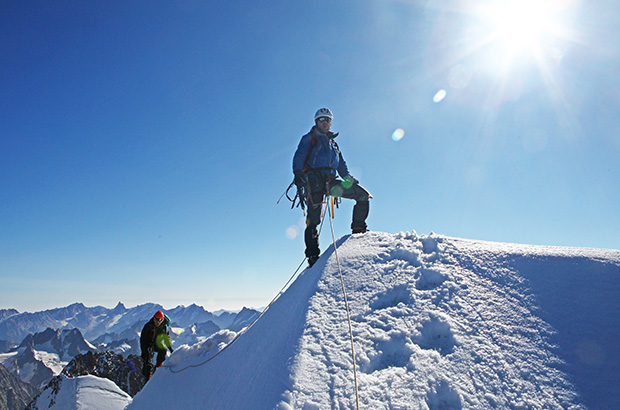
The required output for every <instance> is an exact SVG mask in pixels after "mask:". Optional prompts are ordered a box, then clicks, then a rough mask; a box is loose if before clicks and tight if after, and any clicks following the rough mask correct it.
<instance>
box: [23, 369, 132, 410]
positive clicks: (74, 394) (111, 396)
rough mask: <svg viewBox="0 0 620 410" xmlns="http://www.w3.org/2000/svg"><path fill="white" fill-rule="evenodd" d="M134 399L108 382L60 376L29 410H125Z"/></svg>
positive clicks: (99, 379)
mask: <svg viewBox="0 0 620 410" xmlns="http://www.w3.org/2000/svg"><path fill="white" fill-rule="evenodd" d="M130 402H131V397H130V396H129V395H128V394H127V393H125V392H124V391H122V390H121V389H120V388H119V387H118V386H117V385H116V384H114V383H113V382H111V381H110V380H108V379H103V378H100V377H97V376H90V375H89V376H80V377H76V378H66V377H64V376H59V377H57V378H55V379H54V380H53V382H52V383H50V385H49V386H48V388H47V389H45V390H44V391H43V392H42V393H41V395H39V397H37V399H36V401H35V402H34V403H31V404H30V406H29V407H28V409H29V410H43V409H50V410H122V409H124V408H125V407H126V406H127V404H128V403H130Z"/></svg>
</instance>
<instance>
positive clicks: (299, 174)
mask: <svg viewBox="0 0 620 410" xmlns="http://www.w3.org/2000/svg"><path fill="white" fill-rule="evenodd" d="M295 185H296V186H297V189H298V190H299V189H303V188H304V186H305V185H306V177H305V176H304V173H303V171H295Z"/></svg>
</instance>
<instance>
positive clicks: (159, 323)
mask: <svg viewBox="0 0 620 410" xmlns="http://www.w3.org/2000/svg"><path fill="white" fill-rule="evenodd" d="M163 321H164V319H157V318H156V319H155V323H157V324H158V325H161V322H163Z"/></svg>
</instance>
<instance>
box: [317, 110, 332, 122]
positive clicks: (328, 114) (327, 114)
mask: <svg viewBox="0 0 620 410" xmlns="http://www.w3.org/2000/svg"><path fill="white" fill-rule="evenodd" d="M321 117H329V118H330V119H332V120H333V119H334V114H332V112H331V111H330V110H329V108H321V109H319V110H318V111H317V112H316V114H314V120H315V121H316V120H317V119H319V118H321Z"/></svg>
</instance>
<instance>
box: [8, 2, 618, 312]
mask: <svg viewBox="0 0 620 410" xmlns="http://www.w3.org/2000/svg"><path fill="white" fill-rule="evenodd" d="M514 3H515V2H514V1H511V0H507V1H505V2H498V1H494V2H491V1H489V2H485V1H476V2H471V1H462V2H461V1H457V0H453V1H447V2H439V1H368V2H359V1H340V2H329V1H305V2H290V1H267V2H260V3H256V2H253V1H227V2H223V1H205V2H201V1H191V0H184V1H165V2H164V1H149V2H147V1H136V2H122V1H106V2H83V1H54V2H34V1H26V2H8V1H7V2H2V4H1V5H0V53H1V55H2V59H1V60H0V75H1V79H2V85H1V87H0V133H1V134H2V138H1V140H0V196H1V198H0V199H1V200H0V231H1V233H0V280H1V281H2V284H3V286H2V289H1V290H0V300H1V301H2V302H1V303H0V304H1V306H0V308H9V307H14V308H17V309H19V310H29V311H34V310H39V309H47V308H52V307H58V306H64V305H67V304H69V303H72V302H75V301H81V302H83V303H85V304H86V305H89V306H92V305H104V306H109V307H112V306H113V305H115V304H116V302H118V301H122V302H123V303H125V304H126V305H128V306H133V305H136V304H141V303H145V302H157V303H162V304H163V305H164V306H166V307H173V306H176V305H178V304H185V305H188V304H191V303H197V304H199V305H202V306H205V307H206V308H207V309H211V310H216V309H219V308H227V309H233V308H240V307H242V306H243V305H246V306H255V307H258V306H263V305H265V304H266V303H267V302H269V300H270V299H271V298H272V297H273V296H274V295H275V294H276V293H277V292H278V291H279V289H280V288H281V286H283V284H284V283H285V282H286V280H288V278H289V277H290V275H291V274H292V273H293V271H294V270H295V268H296V267H297V266H298V264H299V263H300V262H301V260H302V258H303V249H304V245H303V239H302V238H301V236H297V237H295V238H292V239H291V236H290V235H289V236H287V230H288V231H289V232H290V231H291V229H289V228H291V227H295V226H299V223H300V218H301V217H302V214H301V211H300V210H299V209H295V210H291V209H290V205H289V204H288V203H280V204H279V205H276V201H277V200H278V198H279V197H280V195H281V194H282V192H283V191H284V189H285V188H286V186H287V185H288V184H289V182H290V180H291V177H292V175H291V159H292V155H293V153H294V151H295V148H296V146H297V144H298V142H299V139H300V137H301V136H302V135H303V134H304V133H306V132H307V131H308V130H309V129H310V127H311V126H312V124H313V121H312V119H313V114H314V112H315V111H316V110H317V109H318V108H320V107H323V106H325V107H329V108H330V109H332V111H333V112H334V115H335V119H334V123H333V126H332V129H334V130H335V131H339V132H340V136H339V137H338V142H339V145H340V147H341V149H342V151H343V153H344V156H345V159H346V160H347V163H348V164H349V168H350V169H351V171H352V172H353V174H354V175H355V176H356V177H357V178H358V179H359V180H360V181H361V183H362V185H364V186H365V187H366V188H368V189H369V190H370V191H371V192H372V194H373V195H374V199H373V200H372V202H371V213H370V217H369V219H368V223H369V228H370V229H372V230H377V231H385V232H400V231H409V230H415V231H417V232H418V233H420V234H427V233H430V232H436V233H439V234H445V235H449V236H458V237H464V238H471V239H482V240H489V241H502V242H513V243H527V244H537V245H556V246H577V247H599V248H610V249H620V235H618V232H619V231H620V217H619V216H618V212H617V209H618V204H619V203H620V187H619V184H618V176H619V175H620V165H619V162H620V161H618V156H619V154H620V137H619V135H618V129H620V116H619V115H618V112H619V110H618V108H619V106H620V86H619V85H618V84H617V81H615V80H614V78H615V77H616V76H617V73H618V72H619V69H620V55H619V51H618V47H617V44H620V39H619V35H618V33H619V32H618V27H620V25H619V24H618V23H619V21H618V20H619V17H618V16H619V15H620V13H619V12H618V11H619V10H618V7H619V6H618V5H617V4H615V3H614V2H612V1H607V0H605V1H597V2H595V3H596V4H590V3H593V2H585V1H578V0H550V1H547V2H538V3H536V4H537V6H535V7H533V6H530V5H529V3H530V2H529V1H521V2H519V4H520V6H519V7H518V8H512V7H513V4H514ZM498 4H499V6H501V7H498ZM399 129H400V130H403V131H404V135H403V136H402V138H401V139H399V140H396V139H397V138H396V139H395V138H393V136H394V135H398V133H397V134H394V133H395V131H396V130H399ZM400 135H402V132H401V134H400ZM351 209H352V204H351V203H348V202H345V203H343V204H342V205H341V207H340V208H339V209H337V210H336V215H335V219H334V228H335V231H336V236H342V235H345V234H348V233H349V228H348V227H349V224H350V218H351ZM329 243H331V235H330V234H329V232H328V231H327V230H324V232H323V235H322V237H321V244H322V248H323V249H325V247H326V246H328V245H329Z"/></svg>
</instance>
